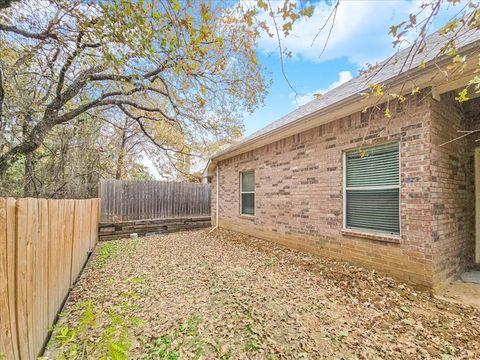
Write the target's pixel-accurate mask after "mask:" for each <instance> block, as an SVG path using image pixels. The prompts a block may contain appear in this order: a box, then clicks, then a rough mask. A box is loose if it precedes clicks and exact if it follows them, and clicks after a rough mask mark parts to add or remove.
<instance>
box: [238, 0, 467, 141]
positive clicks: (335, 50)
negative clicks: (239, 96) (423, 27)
mask: <svg viewBox="0 0 480 360" xmlns="http://www.w3.org/2000/svg"><path fill="white" fill-rule="evenodd" d="M420 3H421V2H419V1H404V0H398V1H397V0H389V1H387V0H376V1H361V0H343V1H342V0H341V1H340V5H339V7H338V10H337V16H336V21H335V26H334V28H333V31H332V35H331V37H330V39H329V42H328V45H327V48H326V50H325V52H324V53H323V55H322V56H321V57H319V55H320V53H321V50H322V48H323V45H324V43H325V40H326V36H327V33H328V31H327V30H328V26H327V28H326V29H325V30H324V31H323V32H322V34H321V35H320V36H319V37H318V39H317V40H316V42H315V43H314V44H313V46H312V40H313V37H314V36H315V34H316V33H317V31H318V29H319V28H320V27H321V26H322V24H323V23H324V22H325V19H326V18H327V16H328V14H329V13H330V10H331V6H333V5H332V4H330V3H328V2H324V1H319V2H316V3H315V12H314V15H313V16H312V17H311V18H309V19H307V20H303V21H300V22H299V23H298V24H297V26H295V27H294V29H293V32H292V34H291V35H290V36H289V37H288V38H286V39H284V40H283V44H284V46H285V47H286V48H287V50H290V51H292V53H293V58H291V59H285V68H286V74H287V76H288V79H289V81H290V82H291V83H292V85H293V87H294V88H295V89H296V91H297V92H298V93H299V94H302V96H298V97H297V100H295V97H294V96H293V95H294V94H293V91H292V90H291V89H290V88H289V86H288V84H287V83H286V81H285V79H284V78H283V75H282V73H281V68H280V60H279V56H278V48H277V46H276V39H269V38H268V37H266V36H265V37H263V38H262V39H261V40H260V42H259V49H258V56H259V59H260V61H261V64H262V65H263V66H264V67H265V68H267V70H268V72H270V73H271V75H270V76H271V79H272V81H273V83H272V85H271V87H270V88H269V94H268V95H267V97H266V99H265V104H264V105H263V106H261V107H259V108H258V109H257V110H256V111H255V112H254V113H253V114H247V115H246V116H245V119H244V123H245V135H250V134H251V133H253V132H255V131H257V130H259V129H261V128H262V127H264V126H266V125H268V124H269V123H271V122H273V121H275V120H277V119H279V118H280V117H282V116H283V115H285V114H287V113H288V112H290V111H292V110H294V109H295V108H296V107H298V105H301V104H303V103H305V102H306V101H308V99H311V98H312V94H313V93H315V92H325V91H327V90H328V89H330V88H332V87H333V86H335V85H339V84H340V83H341V82H342V81H346V80H349V79H350V78H351V77H352V76H356V75H357V74H358V71H359V70H360V69H361V68H363V67H364V66H365V64H366V63H375V62H379V61H381V60H383V59H385V58H386V57H388V56H389V55H390V54H392V53H393V52H394V49H393V47H392V39H391V36H390V35H388V32H389V27H390V26H391V25H396V24H398V23H399V22H401V21H403V20H405V19H408V15H409V14H410V13H412V12H416V10H417V9H418V6H419V5H420ZM464 4H465V3H463V4H462V2H461V3H460V4H457V5H456V6H455V7H452V6H449V7H446V8H444V9H442V11H441V12H440V13H439V15H438V16H437V18H436V21H435V22H434V24H433V26H432V28H431V31H434V30H437V29H438V28H440V27H441V26H443V25H444V24H445V23H446V22H447V21H448V20H449V19H450V18H451V17H452V16H454V15H456V14H457V13H458V11H459V10H460V9H461V8H462V7H463V5H464Z"/></svg>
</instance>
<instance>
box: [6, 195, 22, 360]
mask: <svg viewBox="0 0 480 360" xmlns="http://www.w3.org/2000/svg"><path fill="white" fill-rule="evenodd" d="M6 210H7V214H6V215H7V216H6V220H7V224H6V225H7V229H6V230H7V278H8V280H7V283H8V304H9V312H10V333H11V335H12V343H13V356H12V358H13V359H20V354H19V349H18V346H19V345H18V343H19V340H18V331H17V309H16V303H17V289H16V266H17V228H16V227H17V201H16V200H15V199H13V198H7V200H6Z"/></svg>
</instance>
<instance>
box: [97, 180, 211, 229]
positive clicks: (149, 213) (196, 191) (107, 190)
mask: <svg viewBox="0 0 480 360" xmlns="http://www.w3.org/2000/svg"><path fill="white" fill-rule="evenodd" d="M112 189H113V190H112ZM100 194H101V196H102V197H101V200H100V201H101V206H100V209H101V221H102V222H122V221H128V220H146V219H161V218H177V217H195V216H209V215H210V201H211V194H210V184H198V183H196V184H195V183H181V182H168V181H119V180H102V181H101V182H100Z"/></svg>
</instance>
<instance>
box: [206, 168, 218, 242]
mask: <svg viewBox="0 0 480 360" xmlns="http://www.w3.org/2000/svg"><path fill="white" fill-rule="evenodd" d="M216 178H217V179H216V180H217V181H216V182H217V183H216V185H215V187H216V202H215V218H216V219H215V227H214V228H213V229H212V230H210V231H209V232H208V233H209V234H210V233H211V232H212V231H213V230H215V229H217V228H218V218H219V213H220V210H219V208H220V205H219V203H218V192H219V188H220V164H218V163H217V175H216Z"/></svg>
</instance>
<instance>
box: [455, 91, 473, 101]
mask: <svg viewBox="0 0 480 360" xmlns="http://www.w3.org/2000/svg"><path fill="white" fill-rule="evenodd" d="M455 100H457V101H458V102H465V101H468V100H470V98H469V97H468V89H467V88H465V89H463V90H462V91H460V92H459V93H458V96H455Z"/></svg>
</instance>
